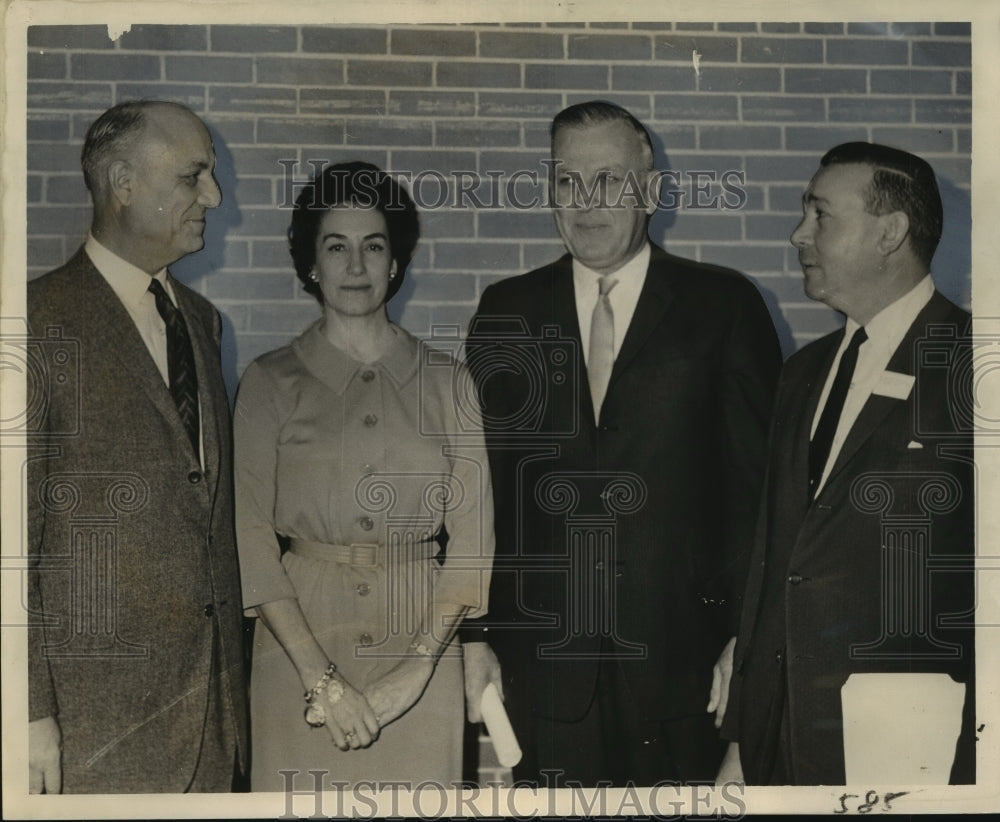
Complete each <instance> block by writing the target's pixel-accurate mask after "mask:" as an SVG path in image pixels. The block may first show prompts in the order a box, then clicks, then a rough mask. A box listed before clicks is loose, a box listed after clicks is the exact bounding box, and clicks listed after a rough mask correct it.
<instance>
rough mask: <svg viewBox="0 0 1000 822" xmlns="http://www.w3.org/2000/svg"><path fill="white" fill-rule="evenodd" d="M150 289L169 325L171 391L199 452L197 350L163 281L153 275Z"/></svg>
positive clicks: (168, 352)
mask: <svg viewBox="0 0 1000 822" xmlns="http://www.w3.org/2000/svg"><path fill="white" fill-rule="evenodd" d="M149 290H150V292H151V293H152V295H153V298H154V299H155V300H156V310H157V311H159V312H160V316H161V317H162V318H163V323H164V325H166V327H167V372H168V376H169V383H170V394H171V396H173V398H174V403H175V404H176V405H177V411H178V413H179V414H180V415H181V422H183V423H184V428H185V429H186V430H187V432H188V436H189V437H190V438H191V445H193V446H194V452H195V454H198V453H200V448H199V441H200V426H199V424H198V374H197V372H196V370H195V365H194V349H193V348H192V347H191V338H190V337H189V336H188V330H187V324H186V323H185V322H184V317H183V316H182V315H181V312H180V311H178V310H177V307H176V306H175V305H174V304H173V303H172V302H171V301H170V297H168V296H167V292H166V291H165V290H164V288H163V286H162V285H161V284H160V281H159V280H157V279H155V278H153V279H151V280H150V283H149Z"/></svg>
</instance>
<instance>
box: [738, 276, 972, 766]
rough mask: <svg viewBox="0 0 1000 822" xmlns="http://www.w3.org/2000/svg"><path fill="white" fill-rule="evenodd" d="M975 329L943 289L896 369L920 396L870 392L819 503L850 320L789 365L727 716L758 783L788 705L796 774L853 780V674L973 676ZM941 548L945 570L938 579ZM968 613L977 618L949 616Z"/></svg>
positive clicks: (895, 361)
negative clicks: (827, 396) (848, 754)
mask: <svg viewBox="0 0 1000 822" xmlns="http://www.w3.org/2000/svg"><path fill="white" fill-rule="evenodd" d="M968 325H969V315H968V314H967V313H966V312H964V311H962V310H961V309H959V308H957V307H956V306H954V305H952V304H951V303H950V302H948V300H946V299H945V298H944V297H942V296H941V295H940V294H937V293H935V295H934V297H933V298H932V299H931V301H930V302H929V303H928V305H927V306H926V307H925V308H924V309H923V311H921V313H920V315H919V316H918V317H917V319H916V320H915V322H914V323H913V325H912V326H911V328H910V330H909V332H908V333H907V335H906V337H905V338H904V339H903V341H902V343H901V344H900V346H899V348H898V349H897V350H896V352H895V354H894V355H893V357H892V359H891V360H890V362H889V366H888V369H887V370H888V371H892V372H897V373H900V374H908V375H912V376H913V377H915V382H914V385H913V387H912V390H911V391H910V393H909V396H908V397H907V398H906V399H905V400H903V399H894V398H891V397H886V396H877V395H873V396H872V397H871V398H870V399H869V400H868V402H867V403H866V405H865V407H864V409H863V410H862V412H861V415H860V416H859V418H858V420H857V422H856V423H855V424H854V426H853V428H852V429H851V431H850V434H849V436H848V438H847V441H846V442H845V444H844V447H843V450H842V451H841V452H840V454H839V455H838V457H837V460H836V463H835V465H834V467H833V470H832V472H831V474H830V476H829V478H828V480H827V483H826V484H825V485H824V486H823V488H822V489H821V490H820V493H819V496H818V497H817V498H816V500H815V501H813V502H810V501H809V499H808V493H807V485H808V453H809V433H810V427H811V424H812V420H813V416H814V415H815V412H816V407H817V405H818V403H819V395H820V393H821V391H822V389H823V385H824V382H825V380H826V377H827V374H828V373H829V371H830V367H831V365H832V362H833V358H834V356H835V354H836V351H837V348H838V346H839V345H840V342H841V340H842V338H843V331H838V332H836V333H834V334H830V335H829V336H826V337H823V338H822V339H820V340H817V341H816V342H814V343H811V344H810V345H807V346H806V347H805V348H803V349H802V350H801V351H799V352H798V353H797V354H795V355H794V356H793V357H791V358H790V359H789V360H788V362H787V363H786V364H785V367H784V370H783V371H782V375H781V382H780V385H779V389H778V398H777V401H776V404H775V414H774V419H773V423H772V430H771V439H770V449H769V454H770V457H769V465H768V476H767V482H766V490H765V497H764V500H763V503H762V508H761V518H760V521H759V524H758V531H757V538H756V542H755V547H754V558H753V562H752V564H751V570H750V577H749V580H748V583H747V590H746V596H745V602H744V607H743V613H742V618H741V623H740V632H739V639H738V642H737V647H736V657H735V669H736V670H735V673H734V676H733V681H732V685H731V689H730V698H729V707H728V710H727V715H726V719H725V724H724V727H723V734H724V735H725V736H727V738H729V739H735V740H738V741H739V743H740V755H741V759H742V763H743V770H744V776H745V778H746V779H747V781H748V782H749V783H751V784H760V783H766V782H767V781H768V780H769V779H770V778H771V773H772V768H773V766H774V762H775V756H776V753H777V750H778V734H779V727H780V721H781V712H782V710H783V707H784V705H785V700H787V709H788V717H789V721H790V725H789V727H790V739H789V742H788V744H789V745H790V750H789V751H788V755H789V758H790V759H791V766H792V773H791V774H788V775H787V779H788V780H789V781H790V782H792V783H795V784H806V785H810V784H813V785H815V784H843V782H844V778H845V776H844V758H843V732H842V726H843V720H842V715H841V702H840V689H841V686H842V685H843V684H844V682H846V680H847V678H848V676H849V675H850V674H851V673H855V672H857V673H865V672H892V671H897V672H905V671H913V672H947V673H952V674H954V675H955V676H956V677H957V678H963V679H964V678H967V677H968V676H969V675H970V667H971V660H972V650H973V647H972V643H971V639H972V636H971V633H972V632H971V628H970V627H969V626H970V625H971V622H970V621H969V620H970V619H971V617H970V616H969V614H968V612H970V611H971V608H972V606H973V576H972V572H971V567H970V565H969V563H970V562H971V558H972V554H973V474H972V463H971V459H972V433H971V427H970V421H971V416H972V415H971V409H970V408H969V407H968V406H966V407H964V408H963V403H967V402H968V401H969V400H970V398H971V393H967V392H971V390H972V382H971V374H970V367H971V363H970V357H969V353H970V348H969V340H968V338H967V337H966V338H965V339H964V340H963V339H962V335H963V334H967V333H968V331H969V328H968ZM917 445H920V446H922V447H917ZM928 559H929V561H930V563H931V564H934V563H937V564H938V568H939V570H938V571H936V572H934V573H931V574H929V576H927V575H925V574H926V573H927V567H928V562H927V560H928ZM949 564H950V565H952V566H953V567H952V569H951V570H950V571H945V570H943V567H944V566H946V565H949ZM890 594H891V595H892V596H890ZM963 612H965V613H966V619H965V620H964V621H962V622H964V627H962V625H955V624H952V625H948V624H942V620H943V619H944V618H945V615H947V614H961V613H963ZM786 674H787V693H786ZM970 717H971V714H970Z"/></svg>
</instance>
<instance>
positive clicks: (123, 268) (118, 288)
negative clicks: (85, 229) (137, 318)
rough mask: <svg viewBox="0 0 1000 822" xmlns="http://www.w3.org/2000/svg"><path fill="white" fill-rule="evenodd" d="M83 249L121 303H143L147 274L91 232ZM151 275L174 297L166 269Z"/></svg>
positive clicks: (138, 304) (147, 289)
mask: <svg viewBox="0 0 1000 822" xmlns="http://www.w3.org/2000/svg"><path fill="white" fill-rule="evenodd" d="M84 251H85V252H86V254H87V256H88V257H90V261H91V262H92V263H93V264H94V266H95V268H97V270H98V271H100V272H101V275H102V276H103V277H104V279H105V280H107V281H108V284H109V285H110V286H111V288H112V289H113V290H114V292H115V294H117V295H118V298H119V299H120V300H121V301H122V302H123V303H125V304H126V305H129V306H133V307H140V306H142V305H144V302H143V301H144V299H145V297H146V295H147V293H148V292H149V278H150V275H149V274H147V273H146V272H145V271H143V270H142V269H141V268H138V267H136V266H134V265H132V263H130V262H128V260H124V259H122V258H121V257H119V256H118V255H117V254H115V253H114V252H113V251H111V250H109V249H108V248H107V247H106V246H103V245H101V243H99V242H98V241H97V239H96V238H95V237H94V235H93V234H88V235H87V242H86V244H85V245H84ZM153 276H154V277H155V278H156V279H157V280H159V281H160V283H161V284H162V285H163V286H164V287H165V288H166V290H167V293H168V294H170V297H171V299H174V295H173V289H172V288H171V287H170V283H169V281H168V279H167V269H166V268H161V269H160V270H159V271H157V272H156V274H154V275H153ZM174 302H176V300H175V299H174Z"/></svg>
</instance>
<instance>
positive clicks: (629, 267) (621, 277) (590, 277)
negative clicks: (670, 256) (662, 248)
mask: <svg viewBox="0 0 1000 822" xmlns="http://www.w3.org/2000/svg"><path fill="white" fill-rule="evenodd" d="M649 256H650V249H649V242H648V241H647V242H645V243H643V246H642V248H641V249H640V250H639V253H638V254H636V255H635V256H634V257H633V258H632V259H631V260H629V261H628V262H627V263H625V265H623V266H622V267H621V268H619V269H618V270H617V271H613V272H612V273H611V274H609V275H607V276H610V277H614V278H615V279H616V280H617V281H618V282H619V283H622V282H623V281H625V280H632V281H633V283H638V284H639V285H641V284H642V281H643V280H644V279H645V277H646V271H648V270H649ZM603 276H605V275H603V274H599V273H598V272H596V271H594V269H592V268H588V267H587V266H585V265H584V264H583V263H581V262H580V261H579V260H578V259H576V257H574V258H573V281H574V283H576V285H577V286H581V287H583V288H587V287H588V286H589V287H594V286H596V284H597V281H598V280H599V279H600V278H601V277H603ZM618 287H619V288H621V287H622V286H620V285H619V286H618Z"/></svg>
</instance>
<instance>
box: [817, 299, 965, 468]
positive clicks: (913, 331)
mask: <svg viewBox="0 0 1000 822" xmlns="http://www.w3.org/2000/svg"><path fill="white" fill-rule="evenodd" d="M948 308H949V306H948V304H947V303H946V302H945V301H944V300H943V299H941V300H939V299H938V294H937V292H935V293H934V296H933V297H932V298H931V300H930V302H928V303H927V305H925V306H924V307H923V309H921V311H920V313H919V314H918V315H917V318H916V319H915V320H914V321H913V324H912V325H911V326H910V328H909V329H908V330H907V332H906V335H905V336H904V337H903V340H902V342H900V344H899V346H898V347H897V348H896V350H895V351H894V352H893V354H892V357H891V358H890V359H889V364H888V365H887V366H886V370H887V371H893V372H895V373H897V374H907V375H909V376H916V374H915V368H914V352H915V350H916V344H917V341H918V340H919V339H921V338H922V337H923V336H924V335H925V331H926V328H927V325H928V324H929V323H933V322H935V320H938V319H943V315H944V314H945V313H947V310H948ZM915 396H916V386H915V385H914V387H913V388H911V390H910V395H909V397H907V399H905V400H899V399H894V398H892V397H883V396H880V395H878V394H872V395H871V396H870V397H869V398H868V400H867V402H865V405H864V408H862V409H861V413H860V414H859V415H858V418H857V420H856V421H855V423H854V425H853V426H852V427H851V430H850V431H849V432H848V435H847V439H845V440H844V445H843V447H842V448H841V449H840V453H839V454H838V455H837V460H836V462H835V463H834V464H833V468H832V469H831V471H830V476H829V477H828V478H827V483H830V482H832V481H833V479H834V478H835V477H836V475H837V474H839V473H840V472H841V471H843V470H844V468H845V467H846V466H847V465H848V464H849V463H850V461H851V459H853V457H854V456H855V454H857V452H858V450H859V449H860V448H861V446H862V445H864V444H865V443H866V442H867V441H868V440H869V439H870V438H871V436H872V435H873V434H874V433H875V431H876V430H878V429H879V428H880V427H881V426H882V425H883V424H884V423H885V420H886V418H887V417H888V416H889V415H890V414H892V413H897V412H901V413H903V417H901V418H900V420H899V422H900V424H905V423H906V421H907V420H911V421H912V419H913V403H914V397H915Z"/></svg>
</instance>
